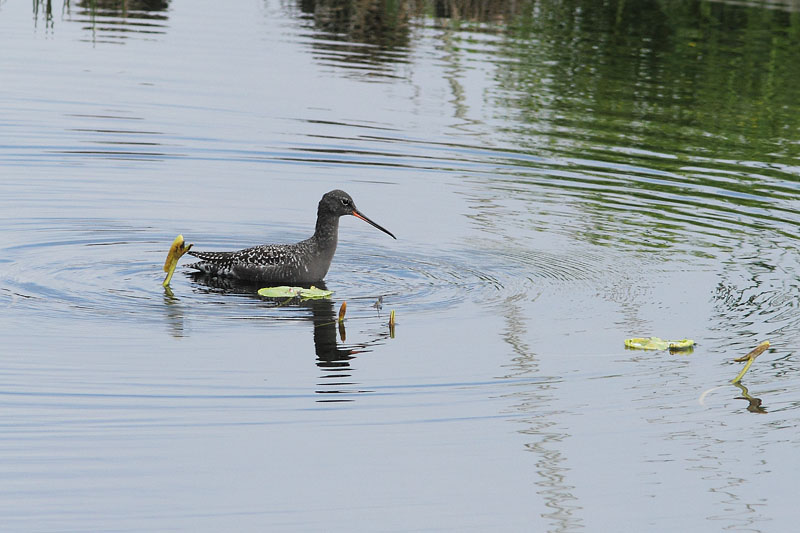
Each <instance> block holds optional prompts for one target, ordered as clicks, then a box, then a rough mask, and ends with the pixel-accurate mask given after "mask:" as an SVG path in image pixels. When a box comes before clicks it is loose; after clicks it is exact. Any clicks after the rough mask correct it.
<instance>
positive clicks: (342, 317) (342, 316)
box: [339, 302, 347, 324]
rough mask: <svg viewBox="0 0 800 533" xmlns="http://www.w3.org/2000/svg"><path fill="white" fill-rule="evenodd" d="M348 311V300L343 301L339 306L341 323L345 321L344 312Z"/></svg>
mask: <svg viewBox="0 0 800 533" xmlns="http://www.w3.org/2000/svg"><path fill="white" fill-rule="evenodd" d="M346 312H347V302H342V306H341V307H340V308H339V323H340V324H341V323H342V322H344V314H345V313H346Z"/></svg>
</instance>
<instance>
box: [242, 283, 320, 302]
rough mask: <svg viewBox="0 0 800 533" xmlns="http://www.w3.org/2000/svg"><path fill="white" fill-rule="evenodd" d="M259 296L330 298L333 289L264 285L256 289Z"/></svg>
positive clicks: (310, 298)
mask: <svg viewBox="0 0 800 533" xmlns="http://www.w3.org/2000/svg"><path fill="white" fill-rule="evenodd" d="M258 294H259V296H263V297H264V298H298V297H299V298H301V299H303V300H316V299H320V298H330V296H331V295H332V294H333V291H327V290H324V289H318V288H316V287H314V286H312V287H311V288H310V289H305V288H303V287H289V286H287V285H281V286H280V287H264V288H263V289H258Z"/></svg>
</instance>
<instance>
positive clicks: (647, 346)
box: [625, 337, 694, 350]
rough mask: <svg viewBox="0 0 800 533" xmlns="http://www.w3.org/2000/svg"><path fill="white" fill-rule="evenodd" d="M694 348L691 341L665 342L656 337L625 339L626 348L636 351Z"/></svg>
mask: <svg viewBox="0 0 800 533" xmlns="http://www.w3.org/2000/svg"><path fill="white" fill-rule="evenodd" d="M693 346H694V341H693V340H692V339H681V340H678V341H665V340H663V339H660V338H658V337H634V338H632V339H625V347H626V348H634V349H637V350H689V349H691V348H692V347H693Z"/></svg>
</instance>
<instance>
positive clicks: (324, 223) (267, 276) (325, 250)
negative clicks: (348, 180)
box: [188, 190, 396, 284]
mask: <svg viewBox="0 0 800 533" xmlns="http://www.w3.org/2000/svg"><path fill="white" fill-rule="evenodd" d="M343 215H353V216H355V217H357V218H360V219H361V220H363V221H365V222H368V223H369V224H371V225H373V226H375V227H376V228H378V229H379V230H381V231H383V232H384V233H387V234H389V235H390V236H391V237H392V238H396V237H395V236H394V235H392V233H391V232H389V231H388V230H386V229H385V228H382V227H381V226H379V225H378V224H376V223H375V222H373V221H372V220H370V219H369V218H367V217H366V216H365V215H364V214H362V213H361V212H360V211H359V210H358V209H356V206H355V203H354V202H353V199H352V198H351V197H350V195H349V194H347V193H346V192H344V191H340V190H334V191H331V192H329V193H326V194H325V195H324V196H323V197H322V200H320V202H319V206H318V208H317V226H316V229H315V231H314V235H312V236H311V237H309V238H308V239H306V240H304V241H300V242H298V243H296V244H262V245H260V246H253V247H252V248H245V249H244V250H239V251H236V252H195V251H189V252H188V253H189V255H193V256H195V257H197V258H198V259H200V261H199V262H197V263H192V264H190V265H188V267H189V268H194V269H196V270H199V271H200V272H204V273H206V274H208V275H211V276H219V277H226V278H234V279H238V280H242V281H250V282H257V283H272V284H276V283H294V284H297V283H313V282H318V281H322V279H323V278H324V277H325V275H326V274H327V273H328V268H330V266H331V261H332V260H333V254H334V253H335V252H336V244H337V241H338V235H339V217H341V216H343Z"/></svg>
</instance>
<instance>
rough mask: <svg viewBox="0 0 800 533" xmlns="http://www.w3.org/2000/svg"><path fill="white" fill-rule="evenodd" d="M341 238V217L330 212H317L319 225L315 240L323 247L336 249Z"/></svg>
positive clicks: (315, 232) (315, 231)
mask: <svg viewBox="0 0 800 533" xmlns="http://www.w3.org/2000/svg"><path fill="white" fill-rule="evenodd" d="M338 239H339V217H338V216H335V215H330V214H328V213H317V227H316V229H315V230H314V240H316V241H317V243H318V244H319V246H320V247H321V248H325V249H330V248H332V249H333V250H336V242H337V241H338Z"/></svg>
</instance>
